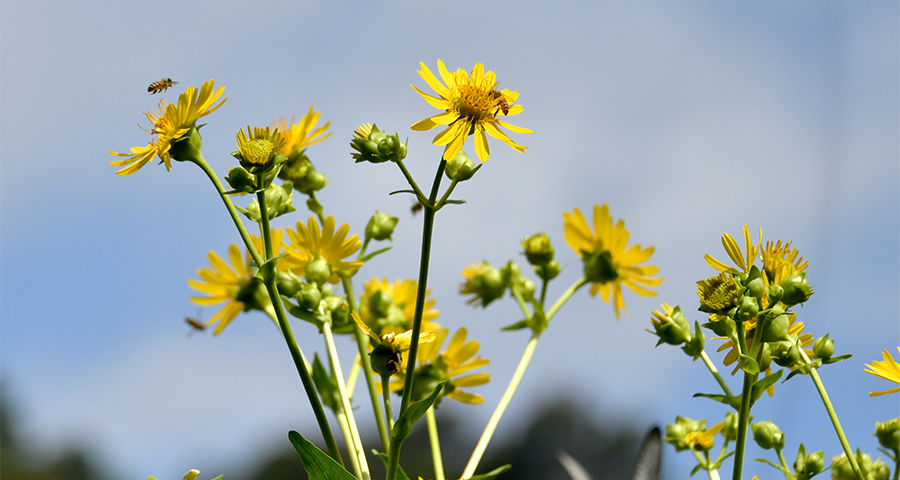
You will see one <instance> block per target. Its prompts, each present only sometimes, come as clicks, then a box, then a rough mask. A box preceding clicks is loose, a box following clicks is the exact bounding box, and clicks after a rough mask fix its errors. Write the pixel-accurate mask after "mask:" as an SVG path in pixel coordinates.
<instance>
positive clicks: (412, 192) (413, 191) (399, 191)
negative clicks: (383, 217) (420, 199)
mask: <svg viewBox="0 0 900 480" xmlns="http://www.w3.org/2000/svg"><path fill="white" fill-rule="evenodd" d="M396 193H411V194H413V195H415V194H416V191H415V190H394V191H393V192H391V193H389V194H388V195H394V194H396Z"/></svg>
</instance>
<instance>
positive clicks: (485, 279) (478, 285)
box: [461, 262, 509, 307]
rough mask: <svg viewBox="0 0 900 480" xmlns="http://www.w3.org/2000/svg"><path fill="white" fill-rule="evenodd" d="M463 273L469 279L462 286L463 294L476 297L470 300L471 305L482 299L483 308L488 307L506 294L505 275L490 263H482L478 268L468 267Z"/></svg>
mask: <svg viewBox="0 0 900 480" xmlns="http://www.w3.org/2000/svg"><path fill="white" fill-rule="evenodd" d="M463 273H464V276H465V277H467V279H466V283H465V284H463V286H462V289H461V293H464V294H465V293H472V294H474V295H475V297H474V298H472V299H471V300H469V303H472V302H475V301H477V300H479V299H480V300H481V306H482V307H486V306H488V304H490V303H491V302H493V301H494V300H497V299H499V298H500V297H502V296H503V294H504V293H506V287H507V283H505V279H504V276H503V274H502V273H501V272H500V270H497V268H495V267H494V266H493V265H491V264H490V263H488V262H482V264H481V265H479V266H477V267H467V269H466V270H464V271H463ZM507 273H509V272H507Z"/></svg>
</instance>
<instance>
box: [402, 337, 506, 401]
mask: <svg viewBox="0 0 900 480" xmlns="http://www.w3.org/2000/svg"><path fill="white" fill-rule="evenodd" d="M449 333H450V331H449V330H447V329H446V328H443V329H440V330H439V331H437V332H436V334H437V336H436V338H435V340H434V341H433V342H431V343H428V344H425V345H422V346H421V347H420V348H419V351H418V354H417V355H416V357H417V358H416V360H417V361H418V367H417V368H416V372H415V375H416V381H415V382H413V390H414V392H413V396H414V400H415V399H419V398H424V397H425V396H427V395H428V394H429V393H431V392H432V391H433V390H434V388H435V387H436V386H437V384H439V383H441V382H444V381H446V382H447V383H446V384H445V385H444V389H443V390H442V391H441V395H442V396H446V397H448V398H452V399H454V400H456V401H458V402H462V403H469V404H473V405H477V404H480V403H482V402H484V397H482V396H481V395H476V394H472V393H468V392H464V391H462V390H461V389H460V387H474V386H478V385H484V384H486V383H488V382H489V381H490V380H491V376H490V374H488V373H474V374H469V375H463V374H464V373H466V372H469V371H471V370H475V369H478V368H481V367H483V366H485V365H487V364H489V363H490V360H487V359H483V358H481V357H475V354H476V353H477V352H478V348H479V344H478V342H476V341H475V340H469V341H468V342H467V341H466V334H467V331H466V328H465V327H462V328H460V329H459V330H457V331H456V333H455V334H454V335H453V338H451V339H450V343H448V344H447V349H446V350H444V351H443V352H440V349H441V345H443V343H444V340H445V339H446V338H447V335H448V334H449ZM420 343H421V342H420ZM439 352H440V353H439ZM404 381H405V378H404V375H398V376H397V378H396V379H394V381H392V382H391V384H390V386H389V388H390V391H392V392H398V391H400V390H402V389H403V384H404Z"/></svg>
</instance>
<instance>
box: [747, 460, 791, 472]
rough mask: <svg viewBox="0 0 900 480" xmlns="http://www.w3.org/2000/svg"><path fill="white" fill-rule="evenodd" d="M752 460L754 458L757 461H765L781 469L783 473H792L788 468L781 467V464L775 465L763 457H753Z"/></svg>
mask: <svg viewBox="0 0 900 480" xmlns="http://www.w3.org/2000/svg"><path fill="white" fill-rule="evenodd" d="M754 460H756V461H757V462H762V463H767V464H769V465H771V466H773V467H775V468H777V469H778V470H781V471H782V472H784V473H787V474H790V473H792V472H791V471H790V470H788V469H786V468H784V467H782V466H781V465H775V464H774V463H772V462H770V461H768V460H766V459H765V458H754Z"/></svg>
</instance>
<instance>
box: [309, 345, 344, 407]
mask: <svg viewBox="0 0 900 480" xmlns="http://www.w3.org/2000/svg"><path fill="white" fill-rule="evenodd" d="M312 379H313V383H314V384H315V385H316V390H318V392H319V395H321V396H322V404H323V405H325V406H326V407H328V408H330V409H331V411H332V412H335V413H337V412H338V410H339V409H340V403H338V401H337V393H336V392H337V382H336V381H335V380H334V378H333V377H332V376H331V375H329V374H328V372H326V371H325V366H324V365H322V362H321V361H320V360H319V355H318V354H316V355H315V357H314V358H313V366H312Z"/></svg>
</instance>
